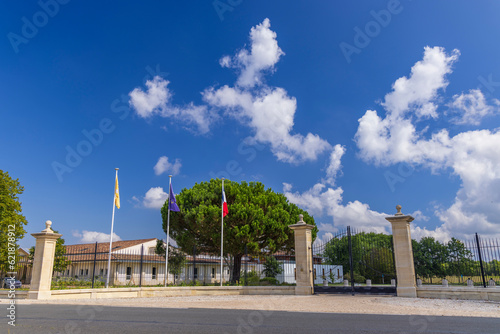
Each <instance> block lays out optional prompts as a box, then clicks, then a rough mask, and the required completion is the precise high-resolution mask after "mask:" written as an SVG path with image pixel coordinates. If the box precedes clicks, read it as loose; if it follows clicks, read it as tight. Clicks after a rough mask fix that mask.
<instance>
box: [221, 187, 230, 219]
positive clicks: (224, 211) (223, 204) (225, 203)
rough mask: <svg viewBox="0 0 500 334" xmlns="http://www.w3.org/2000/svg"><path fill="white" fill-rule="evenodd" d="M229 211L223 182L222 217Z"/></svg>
mask: <svg viewBox="0 0 500 334" xmlns="http://www.w3.org/2000/svg"><path fill="white" fill-rule="evenodd" d="M228 213H229V211H228V209H227V201H226V192H225V191H224V183H222V218H224V217H225V216H226V215H227V214H228Z"/></svg>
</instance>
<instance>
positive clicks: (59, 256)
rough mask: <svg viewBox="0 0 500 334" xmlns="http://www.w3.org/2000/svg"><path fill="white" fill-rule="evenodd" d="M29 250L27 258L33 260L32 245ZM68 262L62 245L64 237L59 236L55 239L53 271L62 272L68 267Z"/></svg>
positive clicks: (33, 250) (33, 251)
mask: <svg viewBox="0 0 500 334" xmlns="http://www.w3.org/2000/svg"><path fill="white" fill-rule="evenodd" d="M53 231H54V233H59V232H58V231H56V230H53ZM29 252H30V255H29V259H30V260H31V261H33V259H34V257H35V247H34V246H33V247H31V248H30V250H29ZM32 263H33V262H32ZM70 264H71V261H70V260H68V258H67V256H66V247H65V246H64V239H63V238H59V239H57V241H56V251H55V254H54V271H55V272H64V271H65V270H66V268H67V267H68V265H70Z"/></svg>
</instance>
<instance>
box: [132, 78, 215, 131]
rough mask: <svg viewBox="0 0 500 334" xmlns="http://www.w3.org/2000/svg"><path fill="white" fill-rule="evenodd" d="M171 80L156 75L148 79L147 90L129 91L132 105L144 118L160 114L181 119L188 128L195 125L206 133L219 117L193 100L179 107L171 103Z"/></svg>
mask: <svg viewBox="0 0 500 334" xmlns="http://www.w3.org/2000/svg"><path fill="white" fill-rule="evenodd" d="M169 83H170V82H169V81H167V80H165V79H163V78H161V77H159V76H155V77H154V78H153V80H148V81H146V86H147V88H148V89H147V91H143V90H142V89H141V88H139V87H137V88H135V89H134V90H132V91H131V92H130V93H129V96H130V101H129V103H130V106H131V107H132V108H133V109H134V110H135V111H136V113H137V115H139V117H142V118H146V119H147V118H151V117H153V116H154V115H159V116H161V117H164V118H172V119H175V120H178V121H180V122H181V123H182V124H183V125H184V126H186V127H187V128H188V129H191V127H193V126H194V127H195V128H196V129H197V131H196V132H198V133H200V134H206V133H208V132H209V131H210V125H211V124H212V123H213V122H214V121H215V120H216V119H217V118H218V117H217V115H216V114H214V113H212V112H210V110H209V109H208V108H207V107H206V106H196V105H194V104H193V103H192V102H191V103H189V104H187V105H185V106H182V107H179V106H174V105H172V104H171V100H172V93H171V91H170V89H169V88H168V84H169Z"/></svg>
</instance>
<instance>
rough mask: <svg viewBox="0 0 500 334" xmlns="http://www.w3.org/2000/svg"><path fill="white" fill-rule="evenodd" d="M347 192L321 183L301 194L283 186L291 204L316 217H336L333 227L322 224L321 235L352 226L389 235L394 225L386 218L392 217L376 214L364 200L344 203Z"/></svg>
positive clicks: (288, 185) (285, 184)
mask: <svg viewBox="0 0 500 334" xmlns="http://www.w3.org/2000/svg"><path fill="white" fill-rule="evenodd" d="M343 192H344V190H343V189H342V188H341V187H338V188H336V189H334V188H328V187H326V186H325V185H324V184H321V183H317V184H315V185H314V186H313V187H312V188H311V189H309V190H307V191H305V192H303V193H299V192H292V186H291V185H290V184H287V183H284V184H283V193H284V194H285V196H286V197H287V198H288V200H289V201H290V202H291V203H294V204H296V205H298V206H299V207H300V208H302V209H304V210H306V211H307V212H309V214H312V215H314V216H323V215H327V216H330V217H331V218H332V224H327V223H321V224H319V225H318V228H319V230H320V231H321V232H333V233H334V232H337V231H338V227H346V226H351V227H354V228H359V229H362V230H363V231H367V232H377V233H389V232H390V230H391V229H390V223H389V222H388V221H387V220H386V219H385V217H387V216H389V215H387V214H385V213H380V212H376V211H373V210H371V209H370V206H369V205H368V204H365V203H361V202H360V201H353V202H348V203H347V204H345V205H344V204H343V198H342V194H343Z"/></svg>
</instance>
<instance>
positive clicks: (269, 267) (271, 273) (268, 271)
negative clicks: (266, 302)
mask: <svg viewBox="0 0 500 334" xmlns="http://www.w3.org/2000/svg"><path fill="white" fill-rule="evenodd" d="M262 272H263V273H264V277H272V278H276V276H278V275H279V274H281V273H282V272H283V268H282V267H281V263H280V262H279V261H278V259H276V258H275V257H274V256H266V260H265V262H264V270H263V271H262Z"/></svg>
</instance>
